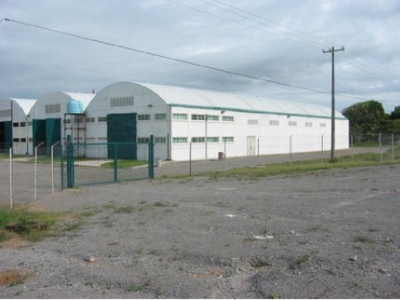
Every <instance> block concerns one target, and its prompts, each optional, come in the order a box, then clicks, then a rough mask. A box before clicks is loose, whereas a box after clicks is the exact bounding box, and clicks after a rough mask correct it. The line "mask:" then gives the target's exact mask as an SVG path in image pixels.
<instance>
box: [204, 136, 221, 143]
mask: <svg viewBox="0 0 400 300" xmlns="http://www.w3.org/2000/svg"><path fill="white" fill-rule="evenodd" d="M218 142H219V137H213V136H208V137H207V143H218Z"/></svg>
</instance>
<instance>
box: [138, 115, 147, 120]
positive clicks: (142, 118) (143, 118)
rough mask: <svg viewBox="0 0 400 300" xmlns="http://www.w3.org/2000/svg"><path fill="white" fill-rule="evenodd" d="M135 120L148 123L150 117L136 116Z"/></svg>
mask: <svg viewBox="0 0 400 300" xmlns="http://www.w3.org/2000/svg"><path fill="white" fill-rule="evenodd" d="M137 118H138V121H149V120H150V115H138V116H137Z"/></svg>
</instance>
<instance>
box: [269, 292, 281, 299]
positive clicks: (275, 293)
mask: <svg viewBox="0 0 400 300" xmlns="http://www.w3.org/2000/svg"><path fill="white" fill-rule="evenodd" d="M271 299H281V295H280V294H279V292H278V291H272V292H271Z"/></svg>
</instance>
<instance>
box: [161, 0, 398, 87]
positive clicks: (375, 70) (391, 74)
mask: <svg viewBox="0 0 400 300" xmlns="http://www.w3.org/2000/svg"><path fill="white" fill-rule="evenodd" d="M167 1H168V0H167ZM197 1H200V2H202V3H206V4H208V5H210V6H213V7H216V8H219V9H221V10H225V9H223V8H221V7H219V6H216V5H213V4H212V3H209V2H206V1H204V0H197ZM214 2H217V3H220V4H222V5H225V6H227V7H230V8H233V9H235V10H237V11H240V12H242V13H245V14H248V15H251V16H254V17H257V18H259V19H262V20H265V21H267V22H270V23H273V24H276V25H279V26H282V27H284V28H288V29H290V30H292V31H295V32H298V33H300V34H303V35H307V36H309V37H312V38H314V39H317V40H320V41H324V42H329V43H332V44H337V45H339V43H337V42H335V41H330V40H327V39H324V38H321V37H318V36H315V35H312V34H309V33H307V32H304V31H301V30H298V29H295V28H293V27H290V26H287V25H284V24H282V23H279V22H276V21H274V20H272V19H266V18H264V17H262V16H259V15H257V14H254V13H252V12H249V11H246V10H243V9H241V8H239V7H237V6H234V5H230V4H227V3H224V2H223V1H220V0H214ZM225 11H228V10H225ZM228 12H231V11H228ZM296 38H299V37H296ZM311 42H313V43H315V44H317V43H316V42H314V41H311ZM318 45H319V44H318ZM346 50H347V51H348V52H350V53H352V54H353V55H354V56H356V57H359V58H360V59H362V60H364V61H365V62H367V63H368V64H370V65H371V66H373V64H372V63H370V62H369V61H368V60H366V59H364V58H363V57H362V56H361V55H359V54H358V53H356V52H355V51H352V50H350V49H348V47H346ZM347 57H348V58H349V56H347ZM349 63H350V64H352V62H349ZM357 63H359V64H361V63H360V62H357ZM362 65H364V66H365V67H366V68H369V69H371V70H373V71H374V72H377V73H380V74H381V75H384V76H388V74H389V75H390V76H391V77H394V78H396V81H398V80H399V76H398V75H396V74H393V73H392V72H389V71H388V70H386V69H383V68H382V67H379V66H374V67H370V66H368V65H365V64H362ZM355 67H357V68H359V67H358V66H355ZM377 68H380V69H381V70H383V72H382V71H379V70H377ZM359 69H361V70H363V71H365V72H367V73H370V74H372V73H371V72H370V71H368V70H365V69H364V68H359ZM384 73H387V74H384ZM374 76H376V75H374ZM380 79H383V78H382V77H380ZM383 80H385V81H387V80H386V79H383Z"/></svg>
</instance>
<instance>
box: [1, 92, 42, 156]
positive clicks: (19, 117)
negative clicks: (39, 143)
mask: <svg viewBox="0 0 400 300" xmlns="http://www.w3.org/2000/svg"><path fill="white" fill-rule="evenodd" d="M35 102H36V100H35V99H17V98H5V99H0V151H2V152H4V151H7V149H9V148H10V147H12V148H13V153H15V154H27V153H29V148H28V147H29V143H28V141H29V140H28V139H29V138H28V132H29V128H28V123H29V122H28V115H29V111H30V110H31V108H32V106H33V105H34V104H35Z"/></svg>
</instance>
